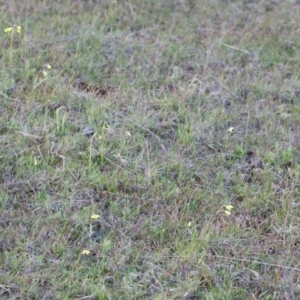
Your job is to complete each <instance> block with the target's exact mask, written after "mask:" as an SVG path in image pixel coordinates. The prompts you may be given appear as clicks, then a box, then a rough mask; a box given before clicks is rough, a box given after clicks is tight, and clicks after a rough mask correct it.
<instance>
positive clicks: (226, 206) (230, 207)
mask: <svg viewBox="0 0 300 300" xmlns="http://www.w3.org/2000/svg"><path fill="white" fill-rule="evenodd" d="M224 207H225V208H226V209H227V210H228V211H231V210H232V209H233V206H232V205H224Z"/></svg>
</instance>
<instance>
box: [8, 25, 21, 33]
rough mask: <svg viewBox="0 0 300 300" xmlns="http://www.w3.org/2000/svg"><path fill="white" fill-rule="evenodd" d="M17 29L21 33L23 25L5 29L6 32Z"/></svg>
mask: <svg viewBox="0 0 300 300" xmlns="http://www.w3.org/2000/svg"><path fill="white" fill-rule="evenodd" d="M14 31H16V32H17V33H19V34H20V33H21V31H22V27H21V26H13V27H7V28H5V29H4V32H14Z"/></svg>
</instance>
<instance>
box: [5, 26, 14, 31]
mask: <svg viewBox="0 0 300 300" xmlns="http://www.w3.org/2000/svg"><path fill="white" fill-rule="evenodd" d="M12 30H13V28H12V27H7V28H5V29H4V32H11V31H12Z"/></svg>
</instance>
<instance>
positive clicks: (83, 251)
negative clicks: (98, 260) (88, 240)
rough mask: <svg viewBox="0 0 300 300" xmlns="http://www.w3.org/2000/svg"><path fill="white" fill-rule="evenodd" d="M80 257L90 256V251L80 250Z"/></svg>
mask: <svg viewBox="0 0 300 300" xmlns="http://www.w3.org/2000/svg"><path fill="white" fill-rule="evenodd" d="M81 254H82V255H90V254H91V251H90V250H86V249H85V250H82V252H81Z"/></svg>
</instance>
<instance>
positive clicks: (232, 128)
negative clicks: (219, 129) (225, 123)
mask: <svg viewBox="0 0 300 300" xmlns="http://www.w3.org/2000/svg"><path fill="white" fill-rule="evenodd" d="M226 131H228V132H231V133H232V132H233V131H234V127H230V128H228V129H227V130H226Z"/></svg>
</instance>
